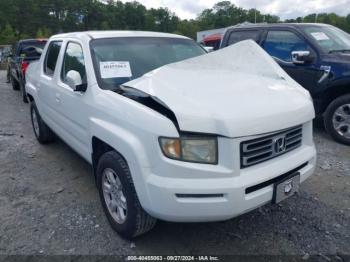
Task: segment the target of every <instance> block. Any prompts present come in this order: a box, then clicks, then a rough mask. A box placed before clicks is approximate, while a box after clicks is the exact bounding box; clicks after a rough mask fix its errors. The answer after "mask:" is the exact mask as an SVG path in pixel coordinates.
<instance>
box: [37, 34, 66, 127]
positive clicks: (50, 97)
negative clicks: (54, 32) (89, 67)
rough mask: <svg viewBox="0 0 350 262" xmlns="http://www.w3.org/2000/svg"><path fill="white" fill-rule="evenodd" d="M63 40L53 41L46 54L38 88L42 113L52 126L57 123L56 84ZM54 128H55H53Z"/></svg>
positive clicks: (39, 105)
mask: <svg viewBox="0 0 350 262" xmlns="http://www.w3.org/2000/svg"><path fill="white" fill-rule="evenodd" d="M61 46H62V41H56V40H54V41H51V42H50V43H49V46H48V49H47V51H46V54H45V58H44V63H43V64H42V68H41V77H40V83H39V86H38V87H37V88H38V96H39V100H40V103H38V104H37V106H38V107H39V112H40V115H41V116H42V117H43V119H44V121H45V122H46V123H47V124H48V125H49V126H50V127H53V125H57V115H56V114H55V110H54V105H55V84H56V78H57V76H56V75H57V74H55V72H56V70H57V66H56V65H57V60H58V57H59V54H60V51H61ZM53 129H54V128H53Z"/></svg>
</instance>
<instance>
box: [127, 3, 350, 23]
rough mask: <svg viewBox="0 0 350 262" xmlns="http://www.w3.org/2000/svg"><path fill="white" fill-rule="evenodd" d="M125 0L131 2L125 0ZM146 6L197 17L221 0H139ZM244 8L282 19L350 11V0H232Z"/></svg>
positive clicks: (182, 16) (345, 13)
mask: <svg viewBox="0 0 350 262" xmlns="http://www.w3.org/2000/svg"><path fill="white" fill-rule="evenodd" d="M123 2H130V1H128V0H123ZM138 2H140V3H142V4H143V5H145V6H146V7H148V8H149V7H155V8H158V7H168V8H169V9H170V10H172V11H173V12H175V13H176V14H177V15H178V16H180V17H181V18H187V19H189V18H196V16H197V15H198V14H199V13H200V12H201V11H203V9H205V8H211V7H212V6H213V5H214V4H215V3H217V2H219V0H138ZM231 2H232V3H234V4H235V5H237V6H239V7H243V8H257V9H258V10H260V11H262V12H263V13H269V14H274V15H278V16H279V17H280V18H281V19H286V18H296V17H298V16H305V15H307V14H310V13H315V12H317V13H321V12H335V13H337V14H339V15H347V14H349V13H350V0H231Z"/></svg>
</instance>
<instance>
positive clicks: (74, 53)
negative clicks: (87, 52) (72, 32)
mask: <svg viewBox="0 0 350 262" xmlns="http://www.w3.org/2000/svg"><path fill="white" fill-rule="evenodd" d="M71 70H74V71H77V72H79V74H80V76H81V79H82V80H83V84H86V71H85V62H84V54H83V49H82V48H81V46H80V45H79V44H77V43H73V42H70V43H68V45H67V49H66V52H65V54H64V59H63V66H62V73H61V78H62V81H63V82H65V83H66V82H67V81H66V77H67V73H68V72H69V71H71Z"/></svg>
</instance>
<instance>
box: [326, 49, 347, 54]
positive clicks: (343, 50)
mask: <svg viewBox="0 0 350 262" xmlns="http://www.w3.org/2000/svg"><path fill="white" fill-rule="evenodd" d="M346 52H350V49H339V50H330V51H329V53H330V54H332V53H346Z"/></svg>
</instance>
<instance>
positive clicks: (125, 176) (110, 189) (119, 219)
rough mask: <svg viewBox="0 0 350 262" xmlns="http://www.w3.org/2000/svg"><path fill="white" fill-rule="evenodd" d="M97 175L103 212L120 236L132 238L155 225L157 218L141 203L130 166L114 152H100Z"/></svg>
mask: <svg viewBox="0 0 350 262" xmlns="http://www.w3.org/2000/svg"><path fill="white" fill-rule="evenodd" d="M96 176H97V177H96V178H97V186H98V190H99V194H100V198H101V202H102V206H103V209H104V212H105V214H106V216H107V219H108V221H109V223H110V224H111V226H112V228H113V229H114V230H115V231H117V232H118V233H119V234H120V235H121V236H122V237H125V238H127V239H130V238H134V237H136V236H139V235H141V234H144V233H146V232H147V231H149V230H151V229H152V228H153V227H154V226H155V224H156V219H155V218H153V217H151V216H150V215H148V214H147V213H146V212H145V211H144V210H143V208H142V207H141V204H140V202H139V199H138V197H137V194H136V190H135V187H134V183H133V180H132V177H131V174H130V170H129V167H128V165H127V163H126V161H125V160H124V159H123V158H122V157H121V156H120V155H119V154H118V153H117V152H115V151H110V152H107V153H105V154H104V155H102V157H101V158H100V160H99V162H98V165H97V168H96Z"/></svg>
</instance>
